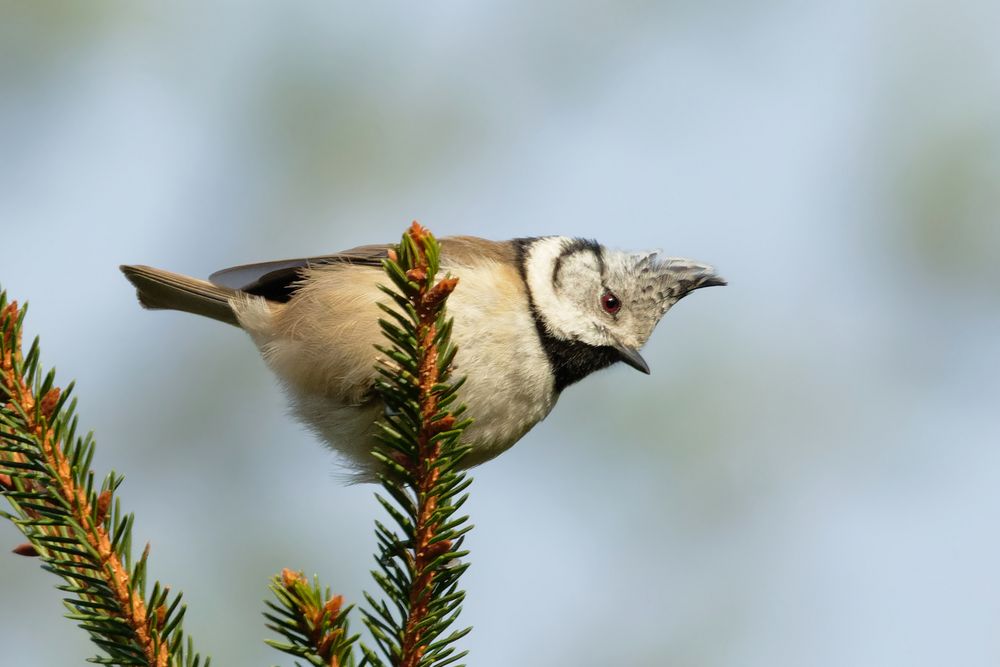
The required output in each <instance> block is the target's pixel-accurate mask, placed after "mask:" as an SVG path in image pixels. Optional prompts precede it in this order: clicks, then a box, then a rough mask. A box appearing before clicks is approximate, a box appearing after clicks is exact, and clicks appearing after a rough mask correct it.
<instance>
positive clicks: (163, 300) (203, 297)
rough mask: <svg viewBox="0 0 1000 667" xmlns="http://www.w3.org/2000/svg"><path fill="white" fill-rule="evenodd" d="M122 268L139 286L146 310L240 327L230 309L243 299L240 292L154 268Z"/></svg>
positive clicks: (126, 275) (140, 299)
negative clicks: (190, 315) (173, 312)
mask: <svg viewBox="0 0 1000 667" xmlns="http://www.w3.org/2000/svg"><path fill="white" fill-rule="evenodd" d="M120 268H121V270H122V273H124V274H125V277H126V278H128V280H129V282H130V283H132V284H133V285H135V288H136V292H137V294H138V297H139V303H141V304H142V306H143V307H144V308H150V309H153V310H161V309H167V310H181V311H184V312H186V313H193V314H195V315H201V316H203V317H210V318H212V319H213V320H219V321H220V322H225V323H226V324H232V325H233V326H237V327H238V326H239V322H238V321H237V319H236V314H235V313H234V312H233V309H232V307H231V306H230V299H233V298H235V297H237V296H238V295H239V292H238V291H237V290H234V289H230V288H228V287H219V286H218V285H213V284H212V283H210V282H208V281H205V280H198V279H197V278H191V277H188V276H184V275H181V274H179V273H172V272H170V271H164V270H162V269H154V268H153V267H151V266H129V265H123V266H121V267H120Z"/></svg>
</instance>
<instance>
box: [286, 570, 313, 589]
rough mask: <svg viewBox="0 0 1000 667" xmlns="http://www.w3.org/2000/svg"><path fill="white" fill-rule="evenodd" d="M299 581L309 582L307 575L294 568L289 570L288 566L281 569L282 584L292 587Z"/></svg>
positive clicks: (300, 582) (301, 582) (302, 582)
mask: <svg viewBox="0 0 1000 667" xmlns="http://www.w3.org/2000/svg"><path fill="white" fill-rule="evenodd" d="M297 583H299V584H305V583H308V582H307V581H306V575H304V574H303V573H301V572H295V571H293V570H289V569H288V568H287V567H286V568H284V569H283V570H282V571H281V585H282V586H284V587H285V588H291V587H292V586H294V585H295V584H297Z"/></svg>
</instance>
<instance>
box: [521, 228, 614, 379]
mask: <svg viewBox="0 0 1000 667" xmlns="http://www.w3.org/2000/svg"><path fill="white" fill-rule="evenodd" d="M538 240H539V239H538V238H524V239H514V248H515V249H516V251H517V268H518V271H519V272H520V274H521V280H522V281H523V282H524V289H525V291H526V292H527V294H528V306H529V307H530V308H531V317H532V319H534V320H535V329H536V330H537V331H538V340H539V342H541V344H542V349H543V350H545V356H547V357H548V360H549V367H550V368H551V369H552V375H553V376H554V378H555V390H556V393H559V392H561V391H562V390H563V389H565V388H566V387H568V386H569V385H571V384H573V383H575V382H579V381H580V380H582V379H583V378H585V377H587V376H588V375H590V374H591V373H593V372H594V371H599V370H601V369H602V368H607V367H608V366H610V365H611V364H613V363H615V362H616V361H619V355H618V351H617V350H616V349H615V348H613V347H610V346H601V347H598V346H595V345H589V344H587V343H584V342H581V341H578V340H563V339H560V338H556V337H555V336H553V335H552V334H551V333H550V332H549V330H548V329H547V328H546V326H545V323H544V322H543V320H542V315H541V313H539V312H538V307H537V306H536V305H535V298H534V296H533V295H532V293H531V285H529V284H528V265H527V262H528V251H529V250H530V249H531V246H532V245H533V244H534V243H535V242H536V241H538ZM581 250H591V251H592V252H593V253H594V255H595V256H596V257H597V261H598V263H599V264H600V267H601V273H602V274H603V273H604V256H603V253H602V249H601V247H600V246H599V245H598V244H597V242H596V241H587V240H585V239H574V240H573V241H570V242H569V243H567V244H566V246H565V247H564V248H563V251H562V252H561V253H560V254H559V257H558V258H557V259H556V266H555V268H554V269H553V273H552V277H553V279H554V278H555V276H556V274H557V273H558V271H559V264H560V263H561V262H562V260H563V258H564V257H567V256H569V255H572V254H573V253H576V252H580V251H581Z"/></svg>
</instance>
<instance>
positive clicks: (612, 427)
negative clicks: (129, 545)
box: [0, 0, 1000, 667]
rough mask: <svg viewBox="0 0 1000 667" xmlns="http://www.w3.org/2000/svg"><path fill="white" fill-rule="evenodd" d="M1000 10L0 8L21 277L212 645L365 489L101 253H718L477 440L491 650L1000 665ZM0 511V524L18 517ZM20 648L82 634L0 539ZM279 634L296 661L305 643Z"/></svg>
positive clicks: (128, 496) (61, 642)
mask: <svg viewBox="0 0 1000 667" xmlns="http://www.w3.org/2000/svg"><path fill="white" fill-rule="evenodd" d="M998 25H1000V4H997V3H996V2H990V1H988V0H981V1H976V0H969V1H965V2H963V1H959V2H948V3H945V2H919V3H914V2H907V1H905V0H884V1H881V2H874V3H873V2H862V1H861V0H848V1H847V2H840V3H809V4H808V5H805V4H803V3H793V2H787V1H780V0H772V1H770V2H760V3H738V2H725V1H721V0H716V1H712V0H709V1H706V2H672V3H653V2H597V3H573V2H562V3H544V4H542V3H533V2H481V3H439V2H424V3H417V4H413V3H411V4H409V5H406V4H402V3H367V4H366V6H365V7H364V8H363V9H361V8H359V7H358V6H354V5H348V4H347V3H331V2H319V1H316V2H308V1H296V2H286V3H264V2H256V3H246V2H233V1H230V2H214V3H201V2H191V1H186V2H183V1H182V2H173V3H128V2H105V3H94V2H87V1H84V0H67V1H66V2H59V3H55V2H35V3H29V2H11V3H3V4H2V5H0V245H2V250H0V281H2V283H3V285H4V286H5V287H6V288H7V289H8V290H9V292H10V293H11V295H12V296H13V297H15V298H18V299H22V300H23V299H30V301H31V306H32V309H31V314H30V319H29V325H28V329H29V332H31V333H37V334H39V335H41V336H42V341H43V352H44V359H45V361H46V362H47V363H49V364H55V365H57V366H58V368H59V371H60V377H61V378H62V379H63V381H66V380H68V379H70V378H76V379H77V381H78V388H79V397H80V401H81V414H82V419H83V423H84V424H85V425H86V426H87V427H90V428H93V429H94V430H95V431H96V432H97V436H98V442H99V450H98V455H97V460H96V465H97V467H98V468H99V469H101V470H107V469H109V468H112V467H113V468H115V469H117V470H120V471H123V472H126V473H127V475H128V479H127V481H126V484H125V487H124V490H123V492H122V497H123V498H124V500H125V502H126V504H127V506H128V507H129V508H131V509H132V510H134V511H135V512H136V513H137V515H138V518H139V521H138V527H137V530H136V532H137V536H136V538H137V542H138V543H140V544H141V543H142V542H144V541H146V540H149V541H150V542H151V543H152V547H153V559H152V572H153V575H154V576H155V577H157V578H159V579H161V580H163V581H166V582H169V583H170V584H172V585H173V586H174V587H175V588H179V589H182V590H183V591H184V592H185V596H186V599H187V600H188V602H189V603H190V609H189V614H188V621H187V624H186V626H187V628H188V631H189V632H190V633H192V634H193V635H194V637H195V639H196V640H197V642H198V645H199V646H200V648H201V650H203V651H204V652H207V653H210V654H211V655H213V656H214V658H215V659H216V660H217V661H218V664H220V665H264V664H272V663H274V662H276V661H278V660H279V658H280V656H278V654H276V653H274V652H272V651H271V650H270V649H268V648H266V647H265V646H264V645H263V643H262V642H261V638H262V637H263V636H264V635H265V632H264V630H263V623H262V618H261V616H260V610H261V608H262V604H261V603H260V600H261V598H262V597H264V595H265V585H266V581H267V578H268V576H269V575H270V574H272V573H274V572H277V571H278V570H279V569H280V568H282V567H285V566H291V567H295V568H301V569H304V570H305V571H307V572H309V573H312V572H319V573H321V574H322V576H323V578H324V580H325V581H327V582H329V583H331V584H332V585H333V586H334V587H335V588H336V589H338V590H340V591H341V592H343V593H344V594H346V595H347V597H348V598H349V599H351V600H358V599H359V597H360V592H361V590H362V589H364V588H368V589H372V588H373V586H372V584H371V583H370V580H369V578H368V570H369V568H370V567H371V566H372V560H371V556H370V554H371V552H372V551H373V549H374V540H373V537H372V529H371V520H372V517H373V516H374V514H375V513H376V506H375V503H374V502H373V500H372V497H371V496H372V489H371V488H370V487H346V488H345V487H343V486H341V485H339V484H338V483H336V481H335V476H334V472H335V468H334V466H333V463H332V459H331V457H330V455H329V454H328V453H326V452H325V451H324V450H323V449H322V448H321V447H319V446H317V444H316V443H315V442H313V441H312V439H311V438H310V437H309V436H308V434H306V433H305V432H304V431H303V429H301V428H300V427H298V426H296V425H295V424H294V423H293V422H291V421H290V420H289V419H288V418H287V417H286V416H285V414H284V406H283V401H282V398H281V395H280V392H279V389H278V387H277V386H276V384H275V382H274V380H273V379H272V378H271V376H270V375H269V374H268V372H267V371H266V369H265V368H264V366H263V364H262V363H261V362H260V361H259V359H258V358H257V355H256V353H255V351H254V349H253V347H252V345H251V344H250V342H249V341H248V340H246V339H245V338H244V337H243V335H242V334H240V332H238V331H236V330H234V329H231V328H228V327H224V326H221V325H219V324H217V323H214V322H210V321H206V320H199V319H197V318H193V317H190V316H187V315H183V314H177V313H148V312H143V311H142V310H140V309H139V307H138V306H137V304H136V303H135V299H134V296H133V293H132V290H131V288H130V287H129V286H128V285H127V284H126V282H125V281H124V280H123V279H122V277H121V276H120V275H119V273H118V271H117V268H116V267H117V265H118V264H119V263H122V262H137V263H148V264H153V265H157V266H162V267H166V268H170V269H173V270H176V271H182V272H188V273H192V274H195V275H201V276H204V275H207V274H208V273H210V272H211V271H213V270H215V269H218V268H221V267H225V266H228V265H232V264H238V263H243V262H247V261H254V260H263V259H272V258H279V257H287V256H301V255H305V254H315V253H322V252H327V251H332V250H337V249H341V248H346V247H350V246H353V245H357V244H362V243H370V242H375V241H386V240H394V239H396V238H398V235H399V234H400V233H401V231H402V230H403V229H404V227H405V226H406V225H407V223H408V222H409V221H410V220H411V219H414V218H418V219H420V220H421V221H422V222H424V223H425V224H426V225H428V226H429V227H430V228H431V229H432V230H433V231H434V232H436V233H437V234H439V235H446V234H454V233H462V234H478V235H482V236H488V237H494V238H506V237H512V236H520V235H537V234H545V233H564V234H572V235H580V236H588V237H596V238H599V239H600V240H602V241H603V242H605V243H606V244H608V245H612V246H615V247H622V248H630V249H642V248H648V247H661V248H663V249H664V250H666V251H667V252H669V253H673V254H682V255H689V256H693V257H697V258H700V259H704V260H707V261H711V262H714V263H716V264H717V265H718V266H719V267H720V269H721V271H722V272H723V273H724V274H725V275H726V276H727V277H728V278H729V279H730V281H731V286H730V287H728V288H725V289H714V290H706V291H704V292H699V293H697V294H696V295H694V296H692V297H691V298H690V299H689V300H685V301H684V302H683V303H681V304H680V305H679V306H678V307H677V308H676V309H675V310H674V311H673V312H671V313H670V315H669V316H668V317H667V318H666V320H665V321H664V323H663V324H661V326H660V328H659V330H658V331H657V333H656V335H655V336H654V337H653V340H652V341H651V342H650V344H649V345H648V347H647V350H646V353H647V358H648V360H649V362H650V365H651V366H652V368H653V371H654V372H653V375H652V376H651V377H645V376H641V375H639V374H637V373H635V372H634V371H632V370H631V369H628V368H624V367H623V368H615V369H612V370H609V371H605V372H603V373H600V374H598V375H596V376H594V377H592V378H590V379H588V380H587V381H586V382H584V383H583V384H581V385H578V386H575V387H573V388H571V389H570V390H568V391H567V392H566V394H565V395H564V396H563V398H562V400H561V402H560V405H559V406H558V407H557V409H556V410H555V412H554V413H553V414H552V416H551V417H550V418H549V419H548V420H546V421H545V422H544V423H542V424H540V425H539V426H538V427H537V428H536V429H535V430H534V431H532V432H531V433H530V434H529V435H528V436H527V437H526V438H525V439H524V440H523V441H522V442H521V443H519V444H518V445H517V447H515V448H514V449H513V450H512V451H510V452H509V453H508V454H506V455H505V456H503V457H502V458H500V459H499V460H497V461H495V462H492V463H490V464H488V465H486V466H485V467H482V468H480V469H479V470H477V471H476V480H477V481H476V485H475V488H474V495H473V498H472V501H471V502H470V505H469V507H470V510H471V514H472V515H473V518H474V521H475V523H476V530H475V531H474V533H473V534H472V536H471V538H470V540H469V545H470V547H471V548H472V550H473V555H472V557H471V560H472V562H473V567H472V569H471V570H470V571H469V574H468V576H467V578H466V580H465V583H466V586H467V589H468V592H469V598H468V603H467V605H466V607H465V612H464V614H463V616H462V620H463V621H464V622H465V623H468V624H472V625H473V626H475V631H474V633H473V634H472V635H471V637H470V638H468V639H467V640H466V641H465V642H464V645H465V646H466V647H467V648H469V649H471V651H472V654H471V656H470V658H469V662H470V664H472V665H475V666H477V667H496V666H507V665H606V664H614V665H641V666H647V665H648V666H659V665H734V666H744V665H761V666H765V665H766V666H772V665H823V666H826V665H829V666H843V665H878V666H884V665H907V666H911V665H943V664H952V665H995V664H997V663H998V661H1000V639H998V636H1000V635H998V634H997V623H998V618H1000V568H998V565H997V564H998V563H1000V537H998V535H1000V530H998V519H1000V448H998V439H1000V416H998V410H997V405H996V403H997V401H996V398H997V395H998V390H1000V335H998V334H1000V290H998V285H1000V262H998V259H1000V224H998V222H1000V220H998V216H1000V58H998V56H997V50H996V26H998ZM18 541H19V540H18V535H17V533H16V531H14V529H13V528H12V527H11V526H10V525H6V524H4V525H2V526H0V547H2V549H0V551H5V550H7V549H9V548H11V547H13V546H14V545H15V544H17V543H18ZM0 561H2V565H0V599H2V602H0V646H2V647H3V658H2V662H3V663H4V664H5V665H41V666H49V665H71V664H82V662H83V659H84V658H85V657H86V656H88V655H91V654H92V649H91V648H90V646H89V645H88V643H87V641H86V640H85V638H84V636H83V633H81V632H80V631H79V630H78V629H75V628H74V627H72V625H71V624H70V623H68V622H66V621H62V620H60V619H59V614H60V611H61V607H60V604H59V595H58V593H57V592H56V591H55V590H54V589H53V585H54V583H55V582H54V581H53V580H52V578H51V577H49V576H48V575H46V574H45V573H42V572H40V571H39V568H38V567H37V564H36V563H35V562H32V561H30V560H28V559H22V558H18V557H15V556H7V557H0ZM282 664H290V662H288V661H285V662H283V663H282Z"/></svg>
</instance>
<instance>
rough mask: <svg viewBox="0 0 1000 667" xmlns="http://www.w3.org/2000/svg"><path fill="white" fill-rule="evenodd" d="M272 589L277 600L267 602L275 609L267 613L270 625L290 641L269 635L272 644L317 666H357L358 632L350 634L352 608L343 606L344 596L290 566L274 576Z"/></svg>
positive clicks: (266, 616)
mask: <svg viewBox="0 0 1000 667" xmlns="http://www.w3.org/2000/svg"><path fill="white" fill-rule="evenodd" d="M271 592H272V593H274V596H275V598H277V603H275V602H270V601H268V602H267V606H268V607H269V608H270V610H271V611H270V612H265V613H264V616H265V618H267V620H268V621H269V623H268V624H267V627H268V628H270V629H271V630H274V631H275V632H277V633H279V634H281V635H282V636H283V637H284V638H285V640H286V641H285V642H278V641H274V640H272V639H267V640H265V642H266V643H267V645H268V646H271V647H272V648H275V649H277V650H279V651H281V652H283V653H287V654H289V655H293V656H295V657H298V658H303V659H305V660H308V661H309V664H311V665H316V666H317V667H353V666H354V664H355V663H354V657H353V655H352V648H353V645H354V642H355V641H357V639H358V636H357V635H351V634H350V630H349V628H348V625H347V615H348V613H350V611H351V608H350V607H348V608H346V609H342V606H343V604H344V598H343V597H342V596H340V595H331V594H330V589H329V588H326V589H324V588H322V587H321V586H320V583H319V580H318V579H314V580H313V582H312V583H311V584H310V583H309V580H308V579H306V578H305V575H303V574H302V573H301V572H292V571H291V570H288V569H285V570H283V571H282V573H281V574H280V575H278V576H275V577H274V578H273V579H272V580H271ZM295 664H296V665H298V664H299V663H295Z"/></svg>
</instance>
